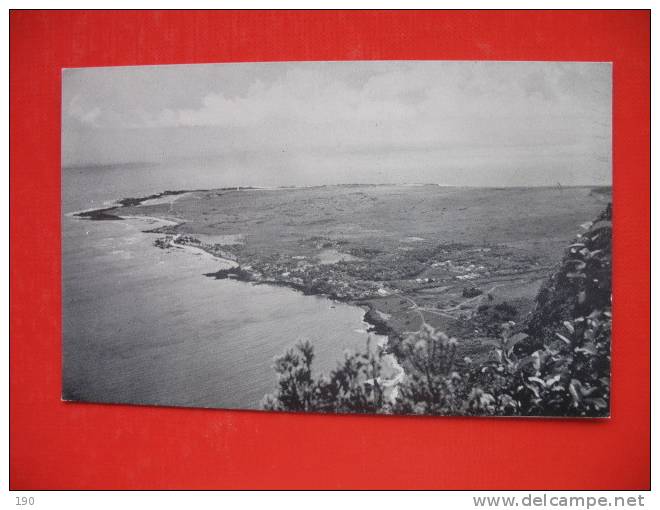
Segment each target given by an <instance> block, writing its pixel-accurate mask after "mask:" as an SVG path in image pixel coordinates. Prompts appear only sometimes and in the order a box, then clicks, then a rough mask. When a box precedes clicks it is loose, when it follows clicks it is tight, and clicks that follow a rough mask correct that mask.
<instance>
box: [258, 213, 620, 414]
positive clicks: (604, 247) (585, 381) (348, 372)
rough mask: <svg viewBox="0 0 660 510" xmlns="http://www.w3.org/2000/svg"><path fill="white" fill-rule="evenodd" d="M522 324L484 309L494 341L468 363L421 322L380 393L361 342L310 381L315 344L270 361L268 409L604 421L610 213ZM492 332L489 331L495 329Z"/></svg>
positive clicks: (378, 365) (574, 248) (376, 361)
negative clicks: (393, 379) (398, 376)
mask: <svg viewBox="0 0 660 510" xmlns="http://www.w3.org/2000/svg"><path fill="white" fill-rule="evenodd" d="M585 229H586V231H585V233H584V234H582V235H580V236H578V238H577V239H576V241H575V242H574V243H573V244H571V245H570V246H569V247H568V249H567V251H566V253H565V256H564V258H563V260H562V262H561V266H560V267H559V269H558V270H557V271H556V273H555V274H553V275H552V277H551V278H550V279H549V280H548V281H547V282H546V284H545V285H544V286H543V287H542V288H541V290H540V292H539V294H538V296H537V298H536V305H535V309H534V311H533V312H532V313H531V314H530V316H529V317H527V318H526V319H525V320H524V321H523V323H522V324H515V323H514V322H513V321H512V320H511V319H512V317H513V316H514V315H515V308H513V307H511V306H509V305H507V304H506V303H504V304H500V305H496V306H490V305H485V306H486V308H482V309H481V310H479V311H478V312H477V313H481V314H484V313H488V314H490V315H489V318H490V320H491V321H492V322H493V323H494V327H493V330H496V331H497V334H498V340H497V342H496V345H494V346H493V349H492V351H491V352H490V355H489V358H488V359H487V360H486V361H485V362H482V363H475V362H473V361H472V360H471V359H470V358H467V357H465V358H462V359H459V358H460V357H459V356H458V354H457V351H458V348H457V347H458V344H459V341H458V340H457V339H456V338H450V337H448V336H447V335H445V334H444V333H442V332H440V331H437V330H436V329H434V328H433V327H432V326H430V325H428V324H424V325H423V326H422V327H421V328H420V329H419V331H417V332H415V333H411V334H408V335H407V337H406V338H405V339H404V340H403V342H402V345H401V346H400V348H399V349H397V353H398V355H399V358H400V359H399V362H400V364H401V365H402V366H403V367H405V372H406V376H405V378H404V379H403V381H401V382H399V383H398V384H397V385H396V391H391V388H390V391H386V387H387V386H388V381H387V380H385V379H384V378H383V369H382V366H383V365H382V358H383V352H382V350H381V349H379V348H377V349H376V350H375V351H374V350H372V349H371V348H370V346H369V343H368V344H367V349H366V350H365V352H364V353H358V354H347V355H346V357H345V359H344V360H343V361H342V363H341V364H340V365H339V366H338V367H337V368H336V369H335V370H334V371H332V372H331V374H330V375H329V376H327V377H324V376H321V377H318V378H315V377H314V376H313V374H312V362H313V359H314V352H313V347H312V345H311V344H309V343H301V344H298V345H297V346H296V347H295V348H294V349H292V350H290V351H288V352H287V353H286V354H285V355H284V356H282V357H280V358H278V359H277V361H276V367H275V369H276V371H277V373H278V376H279V383H278V389H277V391H276V392H275V393H274V394H273V395H268V396H267V397H266V398H265V401H264V407H265V408H266V409H276V410H289V411H318V412H337V413H344V412H351V413H355V412H358V413H395V414H437V415H457V414H458V415H480V416H484V415H485V416H594V417H599V416H608V414H609V401H610V338H611V327H612V315H611V207H610V206H608V207H607V209H606V210H605V211H604V212H603V213H602V214H601V215H600V216H599V217H598V218H597V219H596V221H594V222H593V223H589V224H586V225H585ZM495 326H496V327H495Z"/></svg>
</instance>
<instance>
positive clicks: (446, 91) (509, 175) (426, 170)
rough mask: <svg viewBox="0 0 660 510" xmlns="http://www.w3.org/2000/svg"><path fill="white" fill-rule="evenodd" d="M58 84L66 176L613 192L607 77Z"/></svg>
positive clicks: (301, 69)
mask: <svg viewBox="0 0 660 510" xmlns="http://www.w3.org/2000/svg"><path fill="white" fill-rule="evenodd" d="M62 80H63V83H62V85H63V86H62V164H63V166H64V167H100V166H106V165H107V166H111V165H122V164H133V165H134V164H142V163H152V164H160V165H163V166H168V167H177V165H179V166H180V167H181V168H182V169H183V168H185V169H186V170H185V171H189V172H190V171H192V172H194V171H199V172H206V173H208V172H213V173H214V175H215V174H217V175H218V179H219V181H222V180H223V179H224V180H227V181H231V183H232V185H233V184H245V185H248V184H249V185H259V184H263V185H290V184H297V185H314V184H331V183H349V182H352V183H360V182H368V183H385V182H408V183H421V182H424V183H438V184H449V185H463V186H535V185H556V184H557V183H558V182H559V183H561V184H562V185H592V184H610V183H611V162H612V157H611V126H612V123H611V116H612V111H611V103H612V75H611V65H610V64H608V63H569V62H483V61H482V62H449V61H370V62H363V61H357V62H280V63H245V64H203V65H174V66H136V67H105V68H83V69H66V70H64V71H63V76H62ZM136 171H138V170H136ZM182 171H183V170H182Z"/></svg>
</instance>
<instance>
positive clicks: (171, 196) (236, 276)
mask: <svg viewBox="0 0 660 510" xmlns="http://www.w3.org/2000/svg"><path fill="white" fill-rule="evenodd" d="M222 189H224V188H222ZM227 189H229V190H235V188H227ZM241 189H261V188H241ZM202 191H207V190H180V191H170V190H167V191H163V192H161V193H154V194H152V195H148V196H145V197H137V198H124V199H119V200H116V201H114V202H111V203H108V205H107V206H106V207H102V208H96V209H86V210H83V211H74V212H71V213H68V215H69V216H71V217H75V218H79V219H81V220H89V221H127V220H128V221H130V220H137V221H151V225H152V226H151V228H149V229H148V230H141V232H142V233H144V234H161V235H162V234H166V236H165V237H164V238H163V237H160V238H157V239H156V241H155V242H154V246H155V247H157V248H161V249H167V248H178V249H184V250H186V251H188V252H189V253H190V254H193V255H200V254H202V253H204V254H207V255H208V256H210V257H212V258H213V259H214V260H216V261H218V262H219V263H221V264H223V265H224V266H225V267H222V268H220V269H219V270H218V271H216V272H214V273H206V274H205V276H208V277H211V278H215V279H218V280H224V279H233V280H236V281H240V282H244V283H251V284H253V285H270V286H275V287H285V288H288V289H290V290H293V291H297V292H300V293H302V294H303V295H305V296H316V297H320V298H325V299H328V300H330V301H332V302H335V303H341V304H346V305H349V306H355V307H358V308H361V309H362V310H363V312H364V313H363V316H362V321H363V322H364V323H365V325H366V326H368V327H367V329H366V331H365V332H366V333H367V334H372V333H373V334H375V335H377V336H380V337H382V340H381V341H380V342H378V346H379V347H380V348H382V349H383V350H384V357H385V358H386V359H387V361H388V364H389V365H390V366H391V368H392V370H393V371H394V372H395V376H394V377H392V378H389V379H386V380H384V381H383V385H384V386H386V387H388V388H390V389H391V391H392V395H396V387H397V385H398V384H399V382H400V381H401V380H402V379H403V378H404V377H405V372H404V370H403V367H402V366H401V365H400V364H399V362H398V360H397V359H396V356H395V354H394V353H393V352H392V351H391V350H389V347H388V346H389V345H390V341H391V340H392V339H393V338H394V337H396V336H398V335H397V333H396V332H395V331H394V329H393V328H391V327H390V326H389V325H388V323H387V321H386V320H385V319H383V318H382V317H381V316H380V315H379V314H378V313H377V310H376V309H375V308H374V306H373V305H372V304H371V303H368V302H366V301H365V300H364V299H360V298H358V299H356V298H351V297H346V296H337V295H335V294H334V293H324V292H318V291H315V290H310V289H309V287H307V286H305V285H302V284H298V283H296V282H294V281H290V280H272V279H268V278H265V277H264V276H263V275H261V274H259V273H256V272H254V271H253V270H251V271H247V270H245V269H244V267H243V266H242V265H241V263H240V261H239V260H233V259H232V258H230V256H231V254H226V255H227V256H221V255H218V251H217V250H215V249H213V248H212V247H211V246H209V245H205V244H204V243H202V242H199V241H198V240H197V239H195V238H192V236H182V235H180V234H178V235H174V236H173V235H172V234H168V233H167V230H168V229H172V228H176V227H177V226H179V225H181V224H183V223H185V222H184V221H182V220H179V221H175V220H174V219H172V218H163V217H156V216H143V215H135V214H131V215H122V214H121V210H122V209H124V208H129V207H135V206H137V205H144V204H145V203H146V202H149V205H153V204H155V203H158V202H159V201H163V200H164V201H166V202H168V203H172V202H175V201H176V200H177V199H178V198H181V197H183V196H185V195H186V194H190V193H194V192H202ZM154 223H157V225H155V226H154V225H153V224H154ZM223 254H224V253H223Z"/></svg>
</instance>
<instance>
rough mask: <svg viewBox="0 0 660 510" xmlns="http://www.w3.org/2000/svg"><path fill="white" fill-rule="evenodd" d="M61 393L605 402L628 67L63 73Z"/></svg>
mask: <svg viewBox="0 0 660 510" xmlns="http://www.w3.org/2000/svg"><path fill="white" fill-rule="evenodd" d="M61 151H62V152H61V158H62V161H61V166H62V169H61V183H62V184H61V187H62V188H61V197H62V217H61V222H62V223H61V224H62V319H63V322H62V400H65V401H74V402H93V403H113V404H135V405H158V406H175V407H200V408H219V409H245V410H255V411H256V410H262V411H286V412H314V413H338V414H345V413H368V414H383V415H441V416H520V417H547V416H553V417H576V418H579V417H600V418H607V417H609V415H610V365H611V356H610V341H611V327H612V314H611V294H612V289H611V276H612V275H611V271H612V266H611V260H612V257H611V232H612V223H611V222H612V217H611V216H612V212H611V201H612V66H611V64H610V63H607V62H524V61H520V62H504V61H341V62H329V61H328V62H263V63H218V64H195V65H192V64H191V65H161V66H132V67H96V68H75V69H74V68H69V69H63V71H62V145H61Z"/></svg>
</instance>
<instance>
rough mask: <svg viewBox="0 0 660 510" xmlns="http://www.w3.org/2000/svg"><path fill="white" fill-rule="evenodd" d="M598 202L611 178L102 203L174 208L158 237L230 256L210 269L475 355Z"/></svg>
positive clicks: (129, 209) (522, 305)
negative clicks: (328, 301)
mask: <svg viewBox="0 0 660 510" xmlns="http://www.w3.org/2000/svg"><path fill="white" fill-rule="evenodd" d="M610 200H611V196H610V188H592V187H570V188H566V187H564V188H559V187H557V188H455V187H441V186H437V185H414V186H413V185H343V186H320V187H312V188H293V189H291V188H289V189H284V188H278V189H239V190H233V189H219V190H206V191H194V192H190V193H187V194H181V195H177V196H176V199H172V200H161V201H159V200H146V201H140V200H129V201H127V202H126V201H125V202H124V203H123V206H122V207H120V208H117V209H116V210H110V211H108V212H109V213H117V214H119V215H121V216H125V215H144V216H157V217H161V218H166V219H172V220H174V221H175V222H177V224H176V225H174V226H167V227H162V228H161V229H160V230H159V232H160V233H162V234H163V239H161V242H160V246H161V247H165V248H173V247H175V246H176V244H192V245H197V246H200V247H201V248H203V249H205V250H207V251H210V252H212V253H215V254H217V255H221V256H225V257H230V258H233V259H234V260H236V261H237V262H238V264H239V266H240V269H237V270H234V271H229V272H220V273H218V274H217V275H216V276H217V277H237V278H241V279H244V280H248V281H253V282H257V283H271V284H280V285H288V286H291V287H294V288H297V289H299V290H302V291H303V292H308V293H310V294H324V295H327V296H330V297H332V298H334V299H338V300H343V301H347V302H351V303H354V304H358V305H360V306H363V307H365V308H367V309H368V313H367V315H366V319H367V320H368V321H369V322H371V323H372V324H374V325H375V326H376V329H377V330H378V331H380V332H385V333H388V334H389V335H390V338H391V339H392V340H395V339H397V338H401V337H402V336H404V335H405V334H406V332H412V331H417V330H419V328H420V327H421V326H422V325H423V324H424V323H425V322H426V323H429V324H430V325H432V326H433V327H434V328H436V329H439V330H442V331H445V332H446V333H447V334H449V335H453V336H456V337H458V338H459V339H460V342H461V344H460V348H461V350H462V352H463V353H464V355H470V356H476V357H479V356H480V355H482V354H484V353H485V352H486V351H487V350H488V349H489V348H490V347H489V345H490V342H489V338H490V337H492V336H493V333H492V330H491V326H492V325H493V324H495V323H498V322H501V321H505V320H513V321H514V322H517V321H520V320H521V319H522V318H523V317H524V316H525V314H527V313H528V312H529V311H530V310H531V308H532V306H533V300H534V297H535V296H536V293H537V292H538V289H539V287H540V285H541V283H542V282H543V280H544V279H545V278H547V277H548V275H549V274H551V272H552V271H553V269H555V267H556V264H558V263H559V261H560V260H561V256H562V253H563V250H564V249H565V247H566V246H567V245H568V244H570V241H571V240H572V239H573V238H574V237H575V236H576V234H577V233H578V232H579V231H580V225H581V224H582V223H584V222H587V221H589V220H591V219H593V218H594V217H596V216H597V215H598V214H599V213H600V212H601V211H602V210H603V209H604V207H605V206H606V204H607V202H609V201H610ZM104 214H105V213H104ZM394 343H395V342H394Z"/></svg>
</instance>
